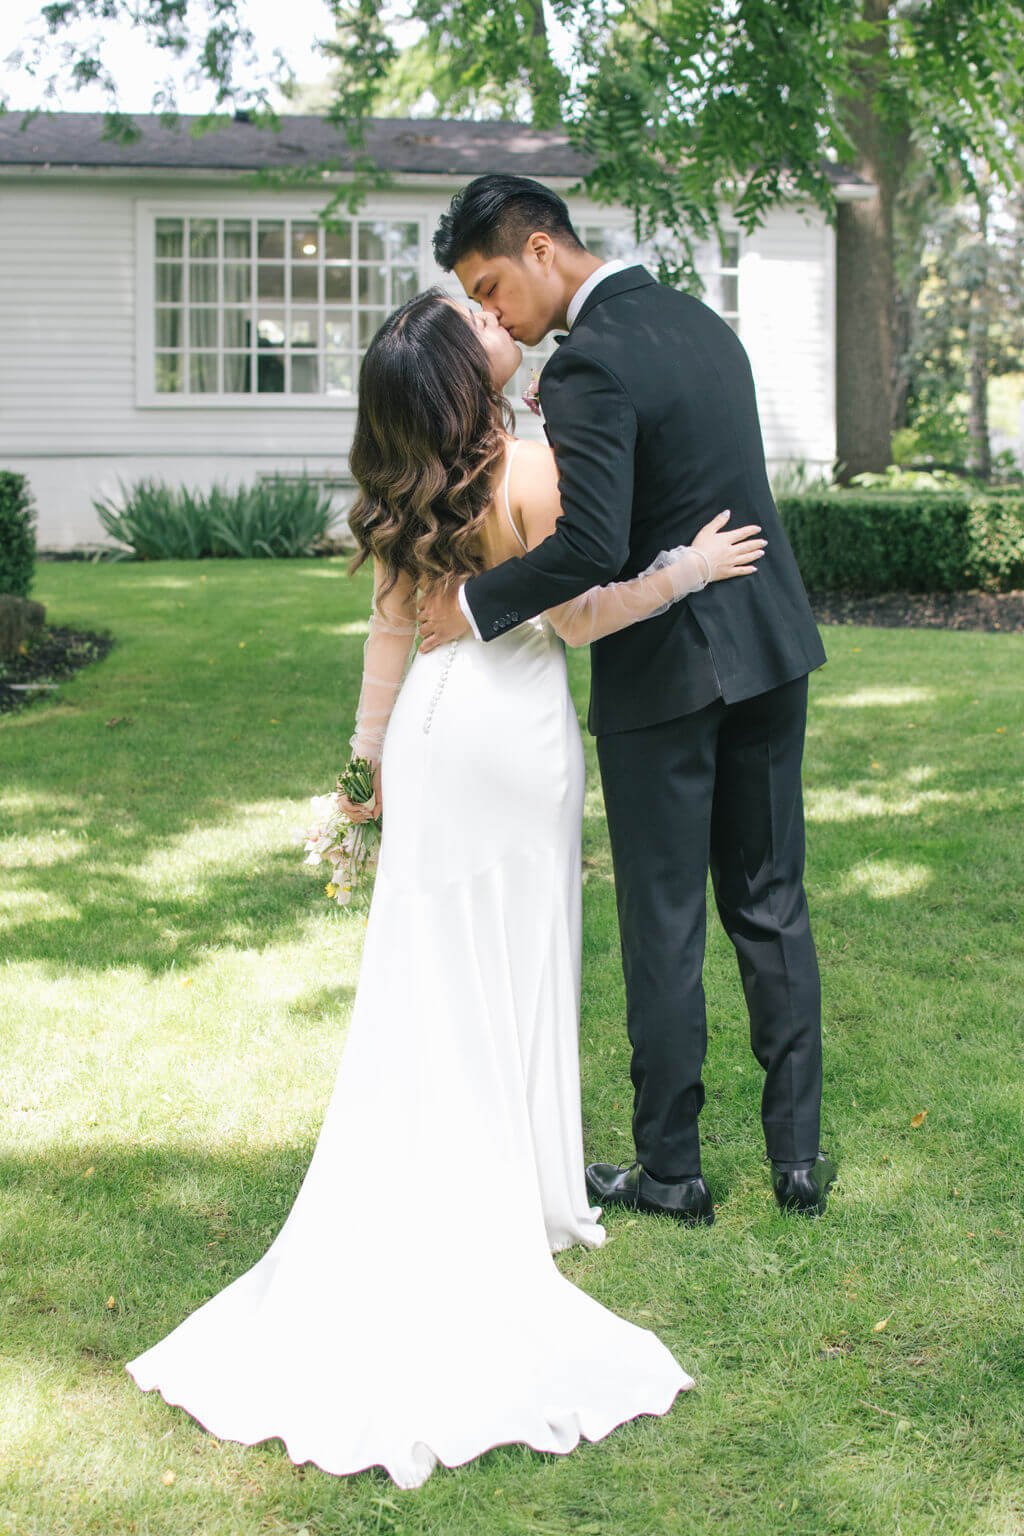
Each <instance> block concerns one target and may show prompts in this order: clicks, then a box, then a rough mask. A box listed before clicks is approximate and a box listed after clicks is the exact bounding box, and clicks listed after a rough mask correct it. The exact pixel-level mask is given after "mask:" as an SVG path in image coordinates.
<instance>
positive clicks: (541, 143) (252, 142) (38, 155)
mask: <svg viewBox="0 0 1024 1536" xmlns="http://www.w3.org/2000/svg"><path fill="white" fill-rule="evenodd" d="M133 119H134V122H135V125H136V127H137V128H138V129H139V132H140V137H139V138H138V139H136V140H135V142H134V143H132V144H118V143H115V142H113V141H111V140H109V139H104V138H103V126H104V121H105V120H104V117H103V114H102V113H99V112H52V113H45V112H44V113H40V114H39V115H38V116H36V117H32V116H31V114H28V113H25V112H7V113H3V114H0V166H41V167H43V166H53V167H59V166H83V167H85V166H95V167H104V168H106V167H124V168H128V169H136V170H194V171H204V170H205V171H257V170H262V169H264V168H268V169H269V168H272V169H276V170H280V169H282V168H285V167H288V166H301V165H305V164H308V163H310V162H312V163H319V162H322V161H337V163H338V165H339V168H341V169H345V168H346V167H347V166H349V165H350V164H351V161H352V150H351V149H350V147H349V145H348V142H347V140H346V138H345V135H344V133H343V132H342V131H341V130H340V129H338V128H336V127H334V126H333V125H332V124H331V123H329V122H327V121H326V119H325V118H323V117H298V116H296V117H283V118H282V119H281V127H280V129H279V130H277V131H275V130H273V129H267V128H257V127H255V126H254V125H253V124H252V123H249V122H244V121H238V120H235V119H232V118H229V119H226V120H225V121H224V122H223V123H222V124H220V125H218V126H217V127H216V128H213V129H211V130H210V131H208V132H205V133H201V134H197V133H195V132H194V131H193V130H194V127H195V125H196V124H197V123H198V122H200V121H201V119H200V118H198V117H186V116H182V117H180V118H179V119H178V121H177V124H176V125H175V126H174V127H167V126H165V125H164V124H163V123H162V121H161V119H160V117H159V116H158V115H156V114H154V113H135V114H133ZM26 121H27V127H25V128H24V131H22V125H23V124H25V123H26ZM366 148H367V151H368V153H369V155H370V157H371V158H372V159H373V160H374V162H375V163H376V164H377V165H378V166H379V167H380V168H381V169H382V170H387V171H394V172H409V173H414V174H418V175H424V176H427V175H435V176H436V175H453V176H475V175H478V174H479V173H480V172H482V171H518V172H521V173H523V174H526V175H530V176H567V177H579V176H583V175H585V174H586V172H587V170H588V169H589V165H590V161H589V160H588V158H587V157H586V156H585V155H582V154H581V153H580V152H579V150H577V149H574V148H573V146H572V145H571V144H570V143H569V137H568V135H567V134H566V133H564V132H561V131H550V130H549V131H544V130H541V129H537V128H531V127H529V126H528V125H527V124H525V123H504V122H469V121H465V120H461V119H459V120H453V119H447V118H410V117H378V118H372V119H370V121H369V122H368V123H367V126H366ZM827 170H828V174H829V178H830V180H832V181H833V182H835V183H839V182H846V183H850V182H859V181H861V180H862V178H861V177H859V176H857V175H855V174H854V173H852V172H848V171H846V170H844V169H843V168H842V167H841V166H836V165H829V166H828V167H827ZM864 185H867V183H864Z"/></svg>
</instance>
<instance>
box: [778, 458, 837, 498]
mask: <svg viewBox="0 0 1024 1536" xmlns="http://www.w3.org/2000/svg"><path fill="white" fill-rule="evenodd" d="M771 481H772V495H773V496H774V497H775V499H776V500H778V499H779V497H781V496H803V495H806V494H807V493H809V492H811V491H816V492H819V491H827V490H829V489H831V487H832V485H833V480H832V476H831V475H827V474H824V473H823V472H822V471H821V470H820V469H811V468H810V467H809V466H808V464H807V461H806V460H805V459H789V460H787V461H786V463H784V464H780V465H779V466H778V468H777V469H776V470H775V471H774V473H773V474H772V477H771Z"/></svg>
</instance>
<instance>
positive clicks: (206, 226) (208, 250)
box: [188, 219, 217, 256]
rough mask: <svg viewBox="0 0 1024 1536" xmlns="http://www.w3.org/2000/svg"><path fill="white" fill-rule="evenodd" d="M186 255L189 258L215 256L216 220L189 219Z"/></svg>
mask: <svg viewBox="0 0 1024 1536" xmlns="http://www.w3.org/2000/svg"><path fill="white" fill-rule="evenodd" d="M188 253H189V255H190V256H216V254H217V220H216V219H190V220H189V226H188Z"/></svg>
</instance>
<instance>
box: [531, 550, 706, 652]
mask: <svg viewBox="0 0 1024 1536" xmlns="http://www.w3.org/2000/svg"><path fill="white" fill-rule="evenodd" d="M710 575H711V567H710V565H709V564H708V561H707V558H706V557H705V556H704V555H703V554H701V553H700V552H699V551H698V550H695V549H691V548H690V546H689V545H688V544H680V545H678V546H677V547H676V548H675V549H668V550H662V552H661V554H660V555H656V556H655V558H654V560H653V561H652V562H651V564H650V565H649V566H648V567H647V569H646V570H645V571H641V573H640V574H639V576H634V577H633V578H632V579H631V580H629V581H613V582H610V583H609V584H608V585H607V586H604V587H591V588H590V589H589V591H587V592H583V593H581V594H580V596H579V597H574V598H572V599H571V600H570V601H569V602H567V603H560V604H559V606H558V607H557V608H549V609H548V611H547V617H548V618H549V619H550V621H551V624H552V626H553V627H554V629H555V632H556V633H557V634H559V635H561V637H562V639H563V640H564V641H565V642H566V644H567V645H591V644H593V642H594V641H595V640H602V639H603V638H604V637H605V635H614V634H615V633H616V632H617V631H618V630H620V629H627V628H628V627H629V625H630V624H639V623H640V622H641V621H642V620H644V619H653V618H656V617H657V615H658V614H661V613H666V612H667V611H668V609H669V608H671V606H672V604H673V603H677V602H679V600H680V598H683V597H687V596H688V595H689V594H690V593H691V592H701V591H703V589H704V587H706V586H707V583H708V579H709V577H710Z"/></svg>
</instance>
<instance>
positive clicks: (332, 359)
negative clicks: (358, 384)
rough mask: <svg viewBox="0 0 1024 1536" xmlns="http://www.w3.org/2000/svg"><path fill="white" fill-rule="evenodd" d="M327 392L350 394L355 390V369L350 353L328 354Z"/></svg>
mask: <svg viewBox="0 0 1024 1536" xmlns="http://www.w3.org/2000/svg"><path fill="white" fill-rule="evenodd" d="M326 367H327V393H328V394H329V395H350V394H352V392H353V381H354V379H355V370H354V369H353V367H352V358H351V356H350V354H349V353H347V352H345V353H342V354H340V355H339V354H332V353H330V352H329V353H328V354H327V359H326Z"/></svg>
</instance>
